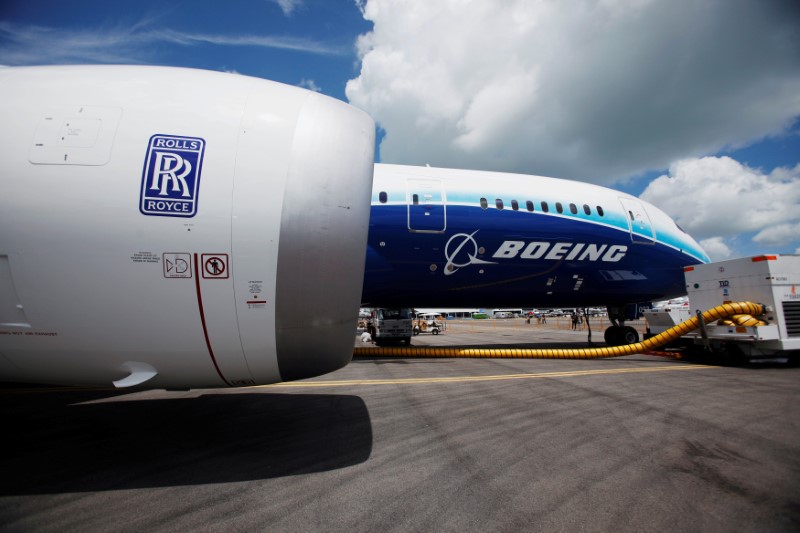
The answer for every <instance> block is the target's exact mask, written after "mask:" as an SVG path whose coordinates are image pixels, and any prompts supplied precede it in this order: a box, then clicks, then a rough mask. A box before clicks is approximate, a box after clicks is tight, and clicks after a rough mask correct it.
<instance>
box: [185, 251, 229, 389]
mask: <svg viewBox="0 0 800 533" xmlns="http://www.w3.org/2000/svg"><path fill="white" fill-rule="evenodd" d="M199 263H200V262H199V261H198V257H197V254H194V284H195V287H197V307H198V309H199V310H200V322H201V323H202V324H203V335H204V336H205V338H206V346H207V347H208V355H210V356H211V362H212V363H214V368H216V369H217V374H219V377H220V378H221V379H222V381H224V382H225V384H226V385H227V386H229V387H230V386H232V385H231V384H230V383H228V380H227V379H225V376H223V375H222V371H221V370H220V369H219V365H218V364H217V358H216V357H214V350H213V349H212V348H211V340H210V339H209V338H208V327H206V314H205V312H204V311H203V296H202V295H201V294H200V266H199Z"/></svg>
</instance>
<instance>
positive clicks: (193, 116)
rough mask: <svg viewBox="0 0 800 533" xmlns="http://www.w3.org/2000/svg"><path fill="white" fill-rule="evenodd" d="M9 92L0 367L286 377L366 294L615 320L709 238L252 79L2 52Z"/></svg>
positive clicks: (335, 341) (0, 222) (396, 301)
mask: <svg viewBox="0 0 800 533" xmlns="http://www.w3.org/2000/svg"><path fill="white" fill-rule="evenodd" d="M0 112H1V113H2V117H3V119H4V122H3V124H4V128H3V129H2V132H0V159H1V160H2V162H3V165H2V167H1V168H0V191H2V194H1V195H0V380H6V381H29V382H39V383H52V384H80V385H98V386H109V385H114V386H116V387H128V386H139V387H141V388H200V387H227V386H247V385H254V384H266V383H273V382H277V381H288V380H294V379H301V378H305V377H310V376H314V375H319V374H323V373H326V372H330V371H332V370H336V369H337V368H340V367H341V366H343V365H345V364H347V363H348V362H349V361H350V359H351V357H352V350H353V339H352V335H353V331H354V330H355V327H356V320H357V317H358V312H357V310H358V308H359V307H373V308H411V307H458V308H464V307H468V308H473V307H475V306H481V307H485V308H494V307H497V308H516V307H519V306H528V305H536V306H537V307H540V308H545V307H547V308H553V307H586V306H598V305H606V304H608V305H607V308H608V310H609V318H610V319H611V321H612V324H613V326H612V327H611V328H609V330H608V332H610V333H609V334H608V335H607V338H610V339H611V340H612V341H613V342H615V343H623V342H629V341H630V335H628V334H627V332H628V330H632V328H626V326H624V320H625V319H626V318H627V317H628V316H630V315H631V310H632V309H635V306H636V304H638V303H640V302H649V301H654V300H663V299H666V298H670V297H672V296H677V295H681V294H684V293H685V287H684V284H683V276H682V267H683V266H684V265H695V264H700V263H703V262H707V260H708V259H707V257H706V255H705V254H704V252H703V251H702V249H701V248H700V246H699V245H698V244H697V243H696V242H695V241H694V240H693V239H692V238H691V237H690V236H689V235H687V234H686V233H685V232H683V231H682V230H681V229H680V228H679V227H678V226H677V225H676V224H675V222H674V221H673V220H672V219H670V218H669V217H668V216H667V215H666V214H664V213H663V212H662V211H660V210H659V209H657V208H656V207H654V206H652V205H650V204H648V203H646V202H643V201H642V200H639V199H638V198H635V197H633V196H630V195H626V194H623V193H620V192H617V191H613V190H611V189H607V188H603V187H598V186H594V185H589V184H585V183H577V182H573V181H567V180H559V179H554V178H545V177H540V176H527V175H520V174H503V173H497V172H483V171H468V170H454V169H438V168H429V167H410V166H400V165H382V164H378V165H374V164H373V163H374V161H373V157H374V137H375V125H374V122H373V121H372V120H371V119H370V118H369V117H368V116H367V115H366V114H364V113H363V112H361V111H359V110H357V109H355V108H353V107H352V106H349V105H347V104H344V103H343V102H340V101H337V100H334V99H331V98H328V97H325V96H323V95H320V94H317V93H314V92H312V91H307V90H303V89H300V88H297V87H289V86H285V85H281V84H277V83H273V82H269V81H267V80H260V79H255V78H250V77H246V76H240V75H233V74H225V73H218V72H204V71H197V70H191V69H175V68H166V67H144V66H88V67H87V66H60V67H13V68H3V69H0ZM370 191H371V192H370ZM370 198H371V199H370ZM359 304H361V305H359ZM634 332H635V330H634Z"/></svg>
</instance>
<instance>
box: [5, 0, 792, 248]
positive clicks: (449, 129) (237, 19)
mask: <svg viewBox="0 0 800 533" xmlns="http://www.w3.org/2000/svg"><path fill="white" fill-rule="evenodd" d="M85 63H125V64H154V65H170V66H183V67H194V68H203V69H210V70H221V71H229V72H235V73H238V74H244V75H250V76H257V77H262V78H267V79H272V80H276V81H280V82H284V83H288V84H292V85H299V86H303V87H306V88H309V89H311V90H316V91H319V92H322V93H324V94H327V95H330V96H332V97H334V98H338V99H341V100H345V101H349V102H351V103H352V104H354V105H356V106H358V107H360V108H362V109H364V110H365V111H367V112H368V113H370V115H372V117H373V118H374V119H375V120H376V122H377V124H378V126H379V132H380V135H379V139H380V146H379V152H378V158H379V160H382V161H384V162H389V163H402V164H411V165H424V164H431V165H433V166H446V167H456V168H474V169H483V170H499V171H509V172H518V173H523V174H539V175H548V176H555V177H560V178H568V179H578V180H582V181H588V182H593V183H597V184H600V185H605V186H610V187H613V188H617V189H619V190H623V191H625V192H630V193H632V194H635V195H637V196H639V195H640V196H641V197H642V198H645V199H646V200H648V201H650V202H652V203H654V204H656V205H658V206H659V207H661V208H662V209H664V210H665V211H667V212H668V213H669V214H670V215H671V216H673V217H674V218H675V219H676V220H677V221H678V222H679V223H680V224H681V226H682V227H684V228H685V229H687V231H689V232H690V233H691V234H692V235H694V236H695V237H696V238H697V239H698V240H700V241H701V243H702V244H703V246H704V247H705V248H706V250H707V251H708V252H709V254H710V255H711V256H712V258H714V259H724V258H732V257H739V256H744V255H753V254H759V253H800V3H798V2H796V1H793V0H785V1H783V0H726V1H721V0H706V1H700V2H698V1H690V0H571V1H569V2H530V1H527V0H506V1H503V2H497V1H494V0H436V1H430V0H230V1H229V2H219V1H211V0H191V1H190V0H173V1H170V2H163V1H161V2H155V1H152V0H136V1H128V0H124V1H123V0H115V1H113V2H109V1H98V0H71V1H70V2H61V1H37V0H26V1H17V0H5V1H4V2H3V3H2V5H0V64H2V65H7V66H18V65H43V64H85Z"/></svg>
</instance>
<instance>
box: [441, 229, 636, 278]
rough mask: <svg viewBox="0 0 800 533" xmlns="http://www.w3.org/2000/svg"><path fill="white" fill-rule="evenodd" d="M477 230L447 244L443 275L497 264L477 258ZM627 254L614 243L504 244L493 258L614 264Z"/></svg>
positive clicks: (517, 242)
mask: <svg viewBox="0 0 800 533" xmlns="http://www.w3.org/2000/svg"><path fill="white" fill-rule="evenodd" d="M476 233H478V230H476V231H474V232H472V233H470V234H467V233H456V234H455V235H453V236H452V237H450V239H449V240H448V241H447V244H446V245H445V248H444V256H445V259H447V264H446V265H445V268H444V275H445V276H450V275H451V274H454V273H456V272H457V271H458V270H459V269H461V268H464V267H467V266H469V265H491V264H497V261H485V260H483V259H478V257H477V256H478V255H483V253H484V250H483V249H482V248H481V247H479V246H478V243H477V241H476V240H475V234H476ZM627 251H628V247H627V246H624V245H619V244H615V245H612V246H609V245H608V244H593V243H584V242H545V241H533V242H526V241H503V244H501V245H500V246H499V247H498V248H497V250H496V251H495V252H494V253H493V254H492V259H515V258H519V259H534V260H535V259H542V260H545V261H562V260H563V261H602V262H605V263H616V262H618V261H620V260H621V259H622V258H623V257H625V254H626V253H627Z"/></svg>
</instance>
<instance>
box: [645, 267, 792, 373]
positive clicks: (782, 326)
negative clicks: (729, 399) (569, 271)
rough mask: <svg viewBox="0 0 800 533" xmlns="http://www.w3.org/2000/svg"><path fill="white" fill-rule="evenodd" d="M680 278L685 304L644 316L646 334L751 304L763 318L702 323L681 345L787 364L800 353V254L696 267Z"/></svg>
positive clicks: (650, 311)
mask: <svg viewBox="0 0 800 533" xmlns="http://www.w3.org/2000/svg"><path fill="white" fill-rule="evenodd" d="M684 275H685V281H686V290H687V292H688V302H687V303H686V305H684V304H683V302H676V304H677V305H666V306H664V307H662V308H654V309H651V310H648V311H645V313H644V315H645V318H647V322H648V330H649V334H650V335H655V334H658V333H661V332H663V331H665V330H667V329H669V328H670V327H672V326H673V325H675V324H679V323H681V322H683V321H685V320H687V319H688V318H690V317H691V316H693V315H694V314H695V313H697V312H698V311H704V310H706V309H710V308H712V307H715V306H718V305H720V304H724V303H730V302H739V301H751V302H755V303H760V304H763V305H765V306H766V311H767V312H766V314H765V315H764V316H761V317H755V318H754V317H751V316H749V315H737V316H735V317H732V318H731V319H729V320H725V321H722V322H719V323H705V324H703V323H701V328H700V329H699V330H696V331H693V332H691V333H688V334H687V335H685V336H684V337H681V339H680V343H681V344H684V345H688V346H690V347H693V348H700V349H709V350H711V351H714V352H724V353H728V354H731V355H734V356H738V357H740V358H743V359H745V360H749V361H774V360H786V359H787V358H788V357H792V356H794V357H796V356H797V354H798V353H800V291H798V287H800V255H761V256H755V257H745V258H741V259H732V260H728V261H720V262H716V263H709V264H704V265H695V266H690V267H687V268H686V269H685V272H684Z"/></svg>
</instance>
